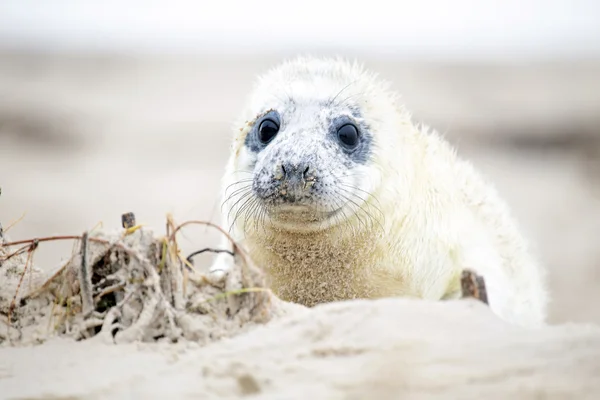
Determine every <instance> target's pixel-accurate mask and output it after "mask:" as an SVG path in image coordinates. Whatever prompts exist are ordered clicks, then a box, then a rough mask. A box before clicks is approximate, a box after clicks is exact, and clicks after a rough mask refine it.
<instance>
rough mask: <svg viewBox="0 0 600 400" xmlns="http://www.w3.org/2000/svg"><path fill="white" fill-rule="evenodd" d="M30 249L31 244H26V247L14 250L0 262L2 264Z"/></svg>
mask: <svg viewBox="0 0 600 400" xmlns="http://www.w3.org/2000/svg"><path fill="white" fill-rule="evenodd" d="M30 248H31V244H28V245H27V246H23V247H21V248H20V249H19V250H16V251H14V252H12V253H10V254H9V255H7V256H6V257H4V258H2V259H0V261H2V262H5V261H8V260H10V259H11V258H13V257H15V256H18V255H20V254H23V253H24V252H25V251H26V250H29V249H30Z"/></svg>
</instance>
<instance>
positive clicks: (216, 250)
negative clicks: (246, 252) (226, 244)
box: [186, 247, 233, 266]
mask: <svg viewBox="0 0 600 400" xmlns="http://www.w3.org/2000/svg"><path fill="white" fill-rule="evenodd" d="M207 251H208V252H211V253H227V254H229V255H231V256H232V257H233V252H232V251H229V250H224V249H212V248H210V247H206V248H204V249H202V250H198V251H195V252H193V253H192V254H190V255H189V256H187V257H186V260H187V262H188V263H190V264H192V265H193V263H192V258H193V257H195V256H197V255H198V254H202V253H205V252H207ZM186 266H187V264H186Z"/></svg>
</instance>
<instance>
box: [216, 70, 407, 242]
mask: <svg viewBox="0 0 600 400" xmlns="http://www.w3.org/2000/svg"><path fill="white" fill-rule="evenodd" d="M399 110H400V109H399V108H398V107H397V106H396V102H395V99H394V97H393V95H391V94H390V93H389V92H388V91H387V88H386V85H385V83H383V82H380V81H379V80H377V79H376V78H375V76H374V75H372V74H369V73H367V72H365V71H364V70H363V69H362V68H361V67H360V66H359V65H356V64H349V63H346V62H344V61H341V60H320V59H306V58H300V59H296V60H293V61H290V62H287V63H284V64H282V65H280V66H279V67H277V68H275V69H274V70H272V71H270V72H269V73H267V74H266V75H265V76H263V77H262V78H261V79H260V80H259V82H258V84H257V85H256V87H255V90H254V91H253V93H252V95H251V97H250V101H249V104H248V107H247V109H246V110H245V113H244V115H243V121H245V123H243V127H242V128H241V129H239V134H238V135H237V137H236V141H235V142H234V149H233V156H232V158H231V159H230V165H229V168H230V173H229V174H228V175H229V176H228V179H227V182H226V183H227V184H228V185H229V191H228V193H225V194H226V196H228V197H227V200H226V201H227V202H230V209H231V212H230V217H231V220H230V221H229V222H230V223H235V222H236V221H238V222H239V221H242V222H244V229H248V227H249V224H248V222H249V221H250V222H251V223H254V226H255V227H256V226H257V222H261V223H264V222H265V221H266V220H268V222H269V224H270V225H271V226H273V227H276V228H278V229H283V230H289V231H304V232H310V231H315V230H322V229H327V228H329V227H332V226H336V225H339V224H341V223H343V222H348V221H349V220H351V219H352V217H353V216H354V217H356V218H357V220H359V221H361V223H363V224H366V223H367V222H369V221H370V222H381V221H376V220H377V216H376V215H375V211H373V209H372V208H373V207H371V206H372V205H373V201H376V197H377V196H376V192H377V191H378V190H379V189H380V185H381V181H382V168H385V166H384V165H382V162H384V163H385V160H380V159H381V158H382V156H383V155H384V154H386V153H389V151H390V148H393V147H395V142H396V139H395V138H394V134H395V133H396V132H394V126H395V127H396V130H397V127H398V123H397V122H398V120H397V117H399V116H400V115H401V113H399ZM396 136H397V135H396ZM396 156H397V157H401V156H402V155H401V152H398V153H397V154H396ZM383 158H384V159H385V158H386V157H385V156H384V157H383ZM388 158H389V157H388ZM374 209H376V207H375V208H374ZM361 217H362V218H361Z"/></svg>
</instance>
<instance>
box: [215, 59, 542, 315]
mask: <svg viewBox="0 0 600 400" xmlns="http://www.w3.org/2000/svg"><path fill="white" fill-rule="evenodd" d="M340 90H342V91H343V97H344V98H347V100H346V101H347V102H348V104H350V105H352V106H358V107H359V108H360V111H361V113H362V115H363V116H364V118H365V120H366V121H367V122H368V123H369V126H370V129H371V132H372V134H373V135H374V138H375V143H376V146H375V149H374V151H373V154H372V157H371V158H370V160H369V162H368V163H367V165H366V166H365V167H363V169H364V171H361V174H358V175H357V176H359V177H360V178H355V179H358V181H357V182H356V183H357V184H358V185H360V188H361V190H363V191H364V192H369V193H370V194H371V195H370V196H368V197H367V196H363V197H364V200H365V201H364V203H363V204H361V210H363V211H358V212H356V213H354V214H352V213H348V214H347V215H346V214H345V215H343V221H341V223H340V221H336V222H337V224H334V225H332V226H326V227H325V228H324V229H320V230H318V231H309V232H307V231H306V230H302V229H297V230H287V229H281V228H280V227H277V226H275V225H273V224H271V223H269V220H268V218H262V219H260V221H258V220H257V218H256V215H257V214H252V213H248V212H247V211H248V210H246V214H244V210H241V211H242V212H241V213H240V214H241V217H238V218H237V219H235V223H233V218H232V216H236V215H237V214H238V213H237V211H240V209H239V207H240V206H241V204H240V203H237V205H236V204H233V205H232V204H228V203H225V204H226V206H225V208H224V215H223V223H224V224H225V223H226V224H227V225H228V226H229V225H231V227H232V233H233V235H234V237H235V238H236V239H237V240H239V241H243V243H244V245H245V246H246V247H247V249H248V250H249V252H250V254H251V256H252V258H253V259H254V261H255V262H256V263H257V264H258V265H259V266H261V267H262V268H264V269H265V270H266V271H267V272H268V274H269V276H270V279H271V285H272V287H273V289H274V291H275V292H276V293H277V294H278V295H279V296H281V297H282V298H283V299H285V300H289V301H294V302H298V303H302V304H306V305H314V304H319V303H323V302H329V301H334V300H343V299H351V298H377V297H387V296H410V297H417V298H424V299H434V300H438V299H449V298H455V297H457V296H458V295H459V276H460V272H461V271H462V270H463V269H465V268H470V269H474V270H476V271H477V272H479V273H480V274H482V275H483V276H484V278H485V279H486V282H487V285H488V294H489V299H490V306H491V308H492V310H493V311H494V312H496V313H497V314H498V315H499V316H500V317H502V318H503V319H505V320H507V321H509V322H514V323H517V324H520V325H539V324H541V323H543V322H544V320H545V315H546V303H547V294H546V290H545V284H544V271H543V269H542V268H541V267H540V266H539V265H538V264H537V263H536V261H535V260H534V259H533V257H532V256H531V255H530V254H529V250H528V248H527V243H526V241H525V240H524V238H522V236H521V235H520V233H519V230H518V227H517V225H516V223H515V222H514V221H513V219H512V217H511V215H510V212H509V210H508V208H507V206H506V204H505V203H504V202H503V201H502V200H501V199H500V197H499V196H498V194H497V193H496V191H495V190H494V188H493V187H492V186H491V185H490V184H489V183H487V182H485V181H484V179H483V178H482V177H480V176H479V175H478V173H477V172H476V171H474V169H473V168H472V167H471V165H470V164H469V163H468V162H466V161H464V160H461V159H460V158H458V157H457V156H456V154H455V151H454V149H453V148H452V147H451V146H450V145H449V144H448V143H447V142H446V141H445V140H444V139H443V138H442V137H441V136H439V135H438V134H437V133H435V132H432V131H429V130H428V129H427V128H424V127H419V126H416V125H415V124H413V123H412V121H411V119H410V115H409V114H408V113H407V112H406V111H405V110H404V108H403V107H402V106H401V105H400V103H399V101H398V98H397V96H396V95H395V94H394V93H392V92H390V91H389V90H388V86H387V84H386V83H385V82H383V81H381V80H379V79H378V78H377V77H376V76H375V75H373V74H372V73H370V72H366V71H364V70H363V69H362V68H361V67H360V66H359V65H357V64H349V63H346V62H344V61H342V60H319V59H311V58H299V59H296V60H293V61H290V62H287V63H284V64H282V65H280V66H278V67H277V68H275V69H273V70H271V71H269V72H268V73H267V74H266V75H264V76H263V77H261V78H260V79H259V81H258V83H257V85H256V87H255V90H254V92H253V93H252V94H251V96H250V98H249V101H248V106H247V108H246V109H245V110H244V111H243V113H242V118H241V120H240V121H239V122H238V124H237V127H238V129H236V136H235V138H234V141H233V145H232V152H231V157H230V159H229V162H228V165H227V169H226V172H225V175H224V178H223V197H224V198H225V196H226V195H227V193H226V189H227V188H230V185H232V184H235V183H236V182H240V181H241V180H244V179H249V178H250V177H251V175H250V174H249V173H248V172H247V171H248V165H249V163H250V162H251V161H252V157H253V155H252V154H249V152H248V150H247V149H246V148H245V147H244V139H245V135H247V134H248V132H249V130H250V127H251V126H252V124H253V121H254V120H255V118H256V117H257V116H259V115H261V113H264V112H265V111H266V110H268V109H271V108H276V107H277V106H281V103H280V102H281V101H282V98H283V99H289V98H292V99H294V103H295V104H298V108H299V109H300V111H299V112H303V111H304V113H305V114H307V115H308V116H307V117H306V118H310V113H311V110H312V109H314V107H313V108H311V107H309V106H310V105H311V104H314V105H316V104H322V101H323V100H326V99H328V98H331V96H333V95H336V93H339V91H340ZM242 204H243V203H242ZM236 207H237V208H236ZM245 216H246V217H249V218H244V217H245ZM263 217H264V216H263ZM227 262H228V261H227V258H226V257H218V258H217V259H216V261H215V264H214V265H213V267H212V270H213V271H215V273H218V272H221V273H222V272H225V273H226V271H227V270H228V268H229V267H228V265H227Z"/></svg>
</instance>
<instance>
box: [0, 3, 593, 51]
mask: <svg viewBox="0 0 600 400" xmlns="http://www.w3.org/2000/svg"><path fill="white" fill-rule="evenodd" d="M360 5H361V4H358V3H350V2H347V1H346V2H344V1H328V2H325V1H315V0H308V1H304V2H302V3H299V4H282V3H281V2H277V1H275V0H256V1H252V2H249V1H221V2H213V3H211V4H210V5H207V4H206V3H204V2H190V1H182V0H173V1H156V0H154V1H140V0H128V1H115V0H110V1H104V2H93V1H73V0H54V1H52V2H40V1H32V0H4V1H3V2H1V3H0V51H24V52H38V51H42V52H74V53H90V52H91V53H98V52H99V53H105V52H109V53H129V54H133V53H137V54H143V53H146V54H195V53H196V54H202V53H210V54H222V55H225V54H236V55H239V54H264V53H277V54H286V53H289V54H294V53H298V52H315V53H328V52H332V51H335V52H336V54H338V53H339V54H348V53H353V54H357V55H358V54H362V55H366V56H377V57H383V58H386V57H392V58H410V59H414V60H416V59H421V60H436V59H437V60H472V61H475V60H512V61H517V60H532V59H533V60H535V59H565V58H566V59H570V58H572V59H579V58H584V59H589V58H594V59H595V58H600V2H597V1H593V0H572V1H565V0H562V1H556V0H553V1H540V0H529V1H515V0H506V1H502V2H494V3H493V4H492V3H491V2H480V1H477V0H455V1H453V2H447V1H443V0H425V1H397V2H394V3H391V2H389V1H383V0H371V1H369V2H368V4H362V7H361V6H360ZM382 10H383V11H382Z"/></svg>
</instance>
